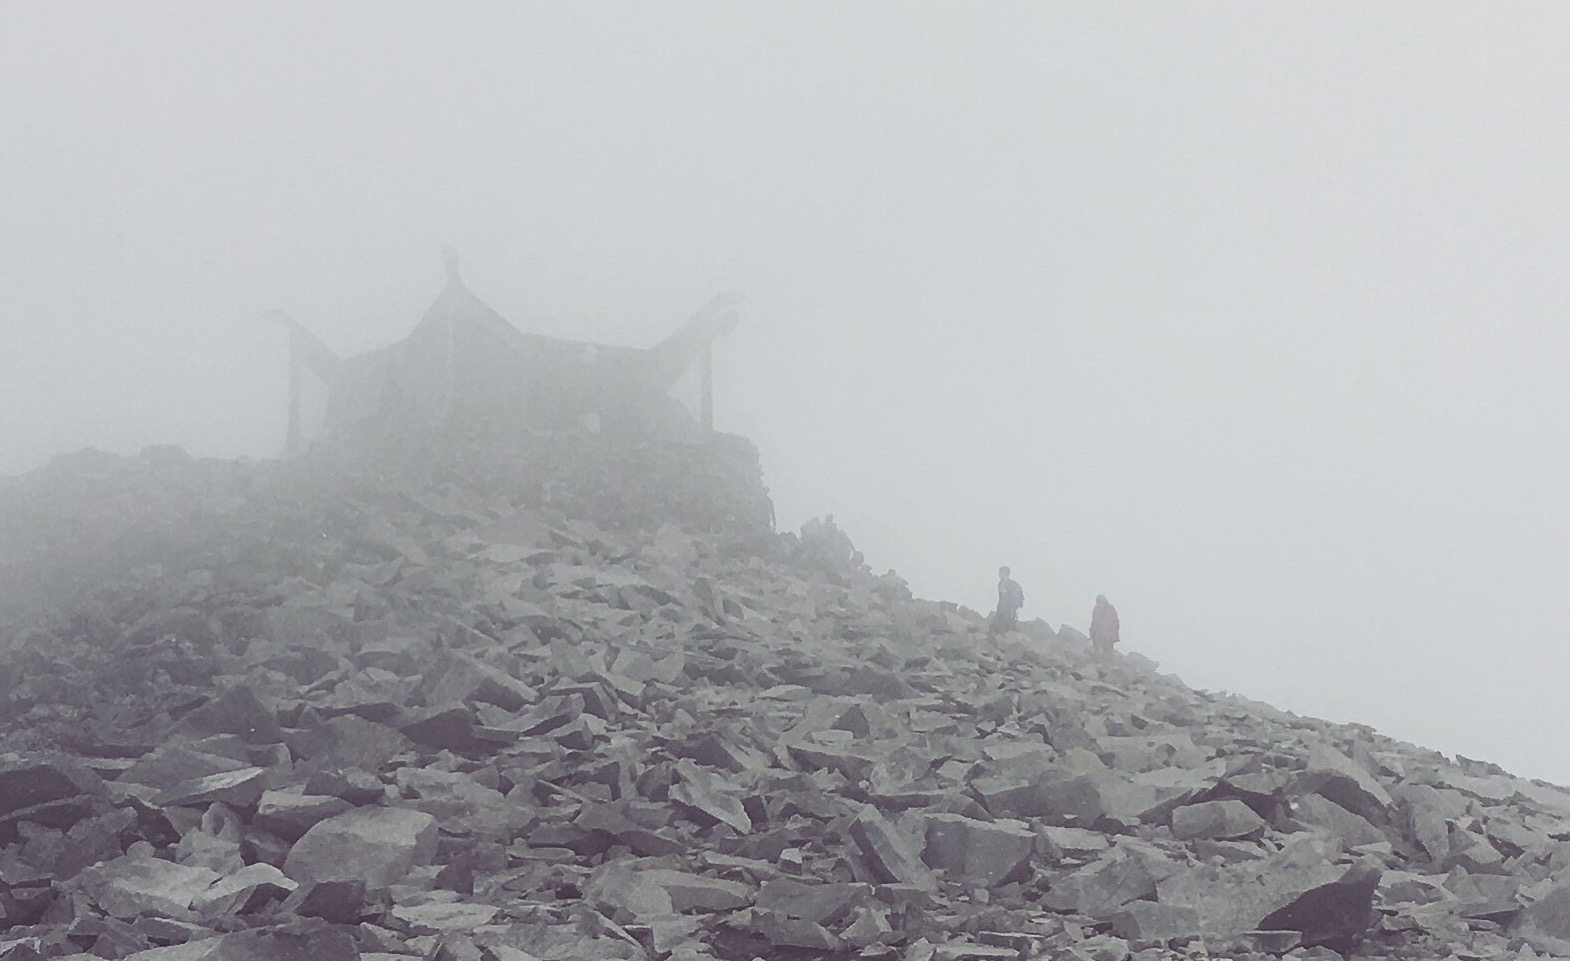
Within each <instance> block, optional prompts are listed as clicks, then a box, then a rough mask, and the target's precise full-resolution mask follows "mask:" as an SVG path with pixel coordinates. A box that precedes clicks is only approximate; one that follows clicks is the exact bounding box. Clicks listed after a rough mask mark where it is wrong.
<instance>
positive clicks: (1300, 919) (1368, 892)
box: [1255, 863, 1380, 954]
mask: <svg viewBox="0 0 1570 961" xmlns="http://www.w3.org/2000/svg"><path fill="white" fill-rule="evenodd" d="M1379 876H1380V869H1379V868H1378V867H1375V866H1374V865H1372V864H1366V863H1365V864H1356V865H1353V866H1352V867H1351V868H1350V869H1348V870H1347V872H1346V873H1345V874H1343V875H1342V876H1341V877H1339V878H1337V879H1336V880H1334V881H1332V882H1330V883H1329V884H1321V885H1319V886H1317V887H1313V888H1310V889H1308V890H1307V891H1304V892H1303V893H1302V894H1299V895H1297V896H1296V897H1294V898H1293V899H1292V900H1291V901H1289V902H1288V903H1286V904H1284V905H1282V906H1281V907H1279V908H1277V909H1275V910H1274V911H1271V912H1270V913H1269V914H1267V915H1265V916H1264V917H1263V918H1261V919H1260V921H1259V923H1258V924H1257V925H1255V927H1256V928H1258V929H1259V930H1261V931H1297V932H1298V933H1300V934H1302V936H1303V940H1302V944H1303V946H1304V947H1314V946H1316V945H1324V946H1326V947H1328V948H1330V949H1331V950H1333V951H1339V952H1341V953H1342V954H1345V953H1347V952H1348V951H1349V950H1350V949H1351V947H1352V944H1353V942H1354V941H1356V939H1357V938H1358V936H1359V935H1361V934H1362V933H1363V932H1364V931H1366V930H1368V928H1369V926H1370V925H1371V924H1373V922H1374V891H1375V889H1376V888H1378V887H1379Z"/></svg>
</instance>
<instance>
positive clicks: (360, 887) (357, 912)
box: [279, 878, 366, 924]
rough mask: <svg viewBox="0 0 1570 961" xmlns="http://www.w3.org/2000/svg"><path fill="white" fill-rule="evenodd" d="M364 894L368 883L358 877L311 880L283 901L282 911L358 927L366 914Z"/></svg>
mask: <svg viewBox="0 0 1570 961" xmlns="http://www.w3.org/2000/svg"><path fill="white" fill-rule="evenodd" d="M365 893H366V892H365V882H364V881H363V880H361V879H359V878H354V879H352V880H350V879H343V880H338V881H308V882H306V883H304V884H301V885H300V886H299V887H297V888H296V889H295V890H294V893H292V894H290V895H289V896H288V897H287V898H285V899H284V902H283V904H282V905H281V906H280V907H279V911H280V912H281V913H285V914H288V913H293V914H297V915H299V916H300V917H302V918H321V919H322V920H324V921H329V922H331V923H333V924H355V923H357V922H358V921H359V920H360V916H361V915H362V914H364V913H365V900H366V898H365Z"/></svg>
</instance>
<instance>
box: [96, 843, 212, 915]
mask: <svg viewBox="0 0 1570 961" xmlns="http://www.w3.org/2000/svg"><path fill="white" fill-rule="evenodd" d="M219 877H220V875H219V874H218V872H216V871H211V870H209V869H207V868H201V867H190V866H187V865H184V864H175V863H174V862H172V861H164V860H161V859H159V858H156V857H153V855H152V851H151V849H150V848H147V847H146V846H145V845H144V846H142V847H141V848H139V849H137V850H135V851H134V852H133V853H131V854H126V855H123V856H121V857H118V858H115V859H114V860H113V861H105V862H104V863H102V864H97V865H94V866H93V867H90V868H87V869H86V870H84V871H82V872H81V873H80V874H78V875H77V876H76V877H75V878H73V879H72V880H71V882H70V887H71V888H72V890H76V891H80V892H82V893H83V894H84V895H86V896H87V897H88V898H90V899H92V901H93V903H95V904H97V905H98V907H99V908H100V909H101V910H102V911H103V912H104V913H105V914H107V915H109V916H110V917H113V918H123V919H131V918H136V917H141V916H143V915H155V916H160V917H171V918H191V919H194V917H195V915H194V914H193V913H192V911H191V903H192V902H193V901H195V900H196V899H197V898H199V897H201V896H202V895H203V894H204V893H205V892H206V891H207V890H208V889H209V888H210V887H212V885H213V883H214V882H215V881H217V880H218V879H219Z"/></svg>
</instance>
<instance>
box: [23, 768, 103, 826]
mask: <svg viewBox="0 0 1570 961" xmlns="http://www.w3.org/2000/svg"><path fill="white" fill-rule="evenodd" d="M103 793H104V784H103V781H102V780H101V779H100V778H99V777H98V775H96V774H94V773H93V772H92V771H91V770H89V769H88V768H87V767H86V765H83V764H81V763H80V762H77V761H67V760H63V759H61V760H30V759H24V758H20V757H17V756H16V755H7V756H5V757H0V817H4V816H5V815H8V814H11V813H13V812H15V811H20V810H21V809H23V808H29V807H33V806H35V805H39V804H48V803H50V802H52V801H63V800H65V799H67V798H73V797H76V796H78V795H82V794H92V795H101V794H103Z"/></svg>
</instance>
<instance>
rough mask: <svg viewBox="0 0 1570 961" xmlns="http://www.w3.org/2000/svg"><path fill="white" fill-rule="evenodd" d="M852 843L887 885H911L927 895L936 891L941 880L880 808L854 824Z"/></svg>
mask: <svg viewBox="0 0 1570 961" xmlns="http://www.w3.org/2000/svg"><path fill="white" fill-rule="evenodd" d="M850 836H851V840H853V841H855V842H856V846H857V847H858V848H860V849H861V853H862V856H863V857H865V858H866V859H867V865H868V867H870V868H872V872H873V874H874V875H876V876H877V879H878V880H879V881H882V882H884V883H885V884H892V883H898V884H909V885H913V886H915V887H917V888H920V889H922V890H924V891H936V890H937V887H938V879H937V876H936V875H935V874H933V873H932V869H931V868H929V867H927V865H926V863H925V862H923V861H922V860H921V858H920V857H919V856H917V854H916V851H915V848H914V846H913V845H911V843H910V842H909V841H907V840H906V839H905V836H904V835H902V834H900V832H899V831H898V830H897V829H896V828H895V827H894V825H892V824H890V823H889V822H888V819H886V818H885V817H884V816H883V815H882V814H879V813H878V811H877V809H876V808H873V807H870V806H869V807H864V808H862V809H861V813H860V814H858V815H856V819H855V820H854V821H852V822H851V823H850Z"/></svg>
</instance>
